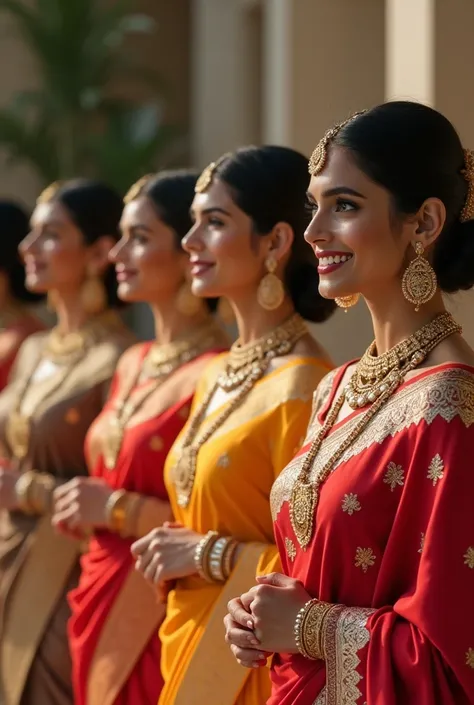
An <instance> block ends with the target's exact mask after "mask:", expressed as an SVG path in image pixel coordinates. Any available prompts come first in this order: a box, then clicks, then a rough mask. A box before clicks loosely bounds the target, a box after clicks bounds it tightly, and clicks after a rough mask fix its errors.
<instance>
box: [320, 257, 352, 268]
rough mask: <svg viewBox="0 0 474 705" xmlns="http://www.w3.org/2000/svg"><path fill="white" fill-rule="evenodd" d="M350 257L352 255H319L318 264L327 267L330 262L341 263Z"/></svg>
mask: <svg viewBox="0 0 474 705" xmlns="http://www.w3.org/2000/svg"><path fill="white" fill-rule="evenodd" d="M350 259H352V255H334V256H332V255H330V256H329V257H320V258H319V264H320V265H321V267H329V266H330V265H331V264H343V263H344V262H348V261H349V260H350Z"/></svg>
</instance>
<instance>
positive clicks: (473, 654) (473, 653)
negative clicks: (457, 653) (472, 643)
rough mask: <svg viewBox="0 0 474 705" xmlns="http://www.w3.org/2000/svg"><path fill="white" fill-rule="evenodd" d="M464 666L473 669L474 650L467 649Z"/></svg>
mask: <svg viewBox="0 0 474 705" xmlns="http://www.w3.org/2000/svg"><path fill="white" fill-rule="evenodd" d="M466 666H469V668H473V669H474V649H468V651H467V654H466Z"/></svg>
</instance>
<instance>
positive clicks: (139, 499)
mask: <svg viewBox="0 0 474 705" xmlns="http://www.w3.org/2000/svg"><path fill="white" fill-rule="evenodd" d="M144 501H145V497H143V495H141V494H138V492H127V501H126V504H125V522H124V525H123V527H122V530H121V532H120V533H121V535H122V536H123V537H124V538H125V537H127V536H138V534H137V527H138V515H139V513H140V509H141V507H142V505H143V502H144Z"/></svg>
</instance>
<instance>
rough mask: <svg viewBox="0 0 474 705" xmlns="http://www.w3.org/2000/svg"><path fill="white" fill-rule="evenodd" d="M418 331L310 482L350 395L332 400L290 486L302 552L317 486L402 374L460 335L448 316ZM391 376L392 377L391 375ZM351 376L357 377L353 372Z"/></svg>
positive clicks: (309, 530)
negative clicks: (383, 386) (407, 351)
mask: <svg viewBox="0 0 474 705" xmlns="http://www.w3.org/2000/svg"><path fill="white" fill-rule="evenodd" d="M440 321H441V323H440ZM431 325H433V330H435V331H436V335H434V334H432V332H431V331H429V330H426V329H427V328H428V327H429V326H431ZM421 330H424V331H425V334H424V336H423V339H422V336H420V331H417V333H415V334H414V335H413V336H410V338H411V339H413V341H417V344H416V345H415V343H414V342H408V341H409V340H410V339H407V340H406V341H405V343H406V345H407V346H409V347H410V349H413V354H412V356H411V357H410V358H409V359H407V360H406V361H405V363H404V364H403V366H402V367H399V360H398V357H397V358H396V360H395V359H394V363H393V364H394V365H396V367H394V369H393V370H387V373H386V377H387V387H386V389H385V390H384V391H383V392H381V393H380V394H379V396H378V397H377V398H376V400H375V401H374V402H373V404H372V406H370V407H369V409H367V411H366V412H365V413H364V414H363V415H362V416H361V418H360V420H359V422H358V423H357V424H356V425H355V426H354V428H353V430H352V431H351V433H350V434H349V435H348V436H347V438H346V439H345V440H344V441H343V442H342V443H341V444H340V445H339V446H338V448H337V450H336V451H335V452H334V453H333V455H332V456H331V457H330V458H329V459H328V460H327V462H326V463H325V464H324V465H322V466H321V468H319V470H317V471H316V475H315V477H314V479H313V480H311V479H310V474H311V468H312V467H313V464H314V461H315V460H316V457H317V455H318V453H319V451H320V449H321V446H322V443H323V441H324V439H325V438H326V436H327V434H328V433H329V432H330V430H331V429H332V427H333V426H334V424H335V423H336V421H337V418H338V416H339V412H340V411H341V409H342V407H343V405H344V401H345V400H346V398H347V396H346V395H347V394H348V393H349V394H350V393H351V391H349V392H348V391H347V388H346V389H344V390H343V391H342V392H341V394H340V395H339V397H338V398H337V399H336V401H335V403H334V405H333V407H332V408H331V409H330V411H329V413H328V415H327V417H326V420H325V422H324V424H323V425H322V427H321V429H320V430H319V432H318V433H317V435H316V438H315V439H314V441H313V442H312V444H311V446H310V448H309V450H308V453H307V454H306V456H305V458H304V460H303V464H302V467H301V470H300V472H299V475H298V477H297V479H296V481H295V484H294V485H293V489H292V491H291V497H290V520H291V525H292V527H293V531H294V532H295V536H296V538H297V540H298V543H299V545H300V546H301V548H302V549H303V550H305V549H306V547H307V546H308V544H309V543H310V541H311V538H312V536H313V531H314V517H315V512H316V507H317V504H318V500H319V492H320V488H321V485H322V484H323V483H324V482H325V481H326V479H327V478H328V476H329V475H330V473H331V471H332V468H333V467H334V465H335V463H337V461H338V460H339V459H340V458H342V456H343V455H344V453H345V452H346V450H347V449H348V448H349V447H350V446H351V445H352V444H353V443H354V441H355V440H356V439H357V438H358V437H359V436H360V434H361V433H362V431H364V429H365V428H366V427H367V425H368V424H369V423H370V421H371V420H372V419H373V418H374V416H375V415H376V414H377V413H378V411H379V410H380V409H381V408H382V406H383V405H384V404H385V403H386V402H387V401H388V400H389V399H390V397H391V396H392V394H393V393H394V392H395V390H396V389H397V388H398V386H399V385H400V384H401V382H402V381H403V379H404V377H405V376H406V374H407V373H408V372H410V371H411V370H413V369H415V368H416V367H418V365H420V364H421V363H422V362H423V360H425V359H426V357H427V356H428V354H429V353H430V352H431V351H432V350H433V349H434V348H435V347H436V346H437V345H439V343H441V342H442V341H443V340H444V339H445V338H448V337H449V336H451V335H453V334H454V333H460V332H462V329H461V327H460V326H459V325H458V324H456V322H455V321H454V319H453V318H452V317H451V316H449V318H448V317H446V316H444V315H443V314H442V315H441V316H437V317H436V318H435V319H434V321H432V323H431V324H428V326H424V327H423V328H422V329H421ZM371 348H372V346H371ZM392 372H394V373H395V374H393V375H392ZM355 374H357V369H356V372H355ZM350 390H352V387H350Z"/></svg>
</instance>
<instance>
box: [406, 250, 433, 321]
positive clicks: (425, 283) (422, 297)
mask: <svg viewBox="0 0 474 705" xmlns="http://www.w3.org/2000/svg"><path fill="white" fill-rule="evenodd" d="M413 247H414V249H415V253H416V257H415V259H414V260H412V261H411V262H410V264H409V265H408V267H407V268H406V269H405V272H404V273H403V278H402V292H403V296H404V297H405V299H406V300H407V301H409V302H410V303H411V304H413V305H414V306H415V311H419V310H420V306H422V305H423V304H426V303H427V302H428V301H430V300H431V299H432V298H433V296H434V295H435V294H436V290H437V288H438V281H437V279H436V273H435V271H434V269H433V267H432V266H431V264H430V263H429V262H428V260H427V259H426V257H424V256H423V254H424V252H425V248H424V247H423V245H422V244H421V242H416V243H415V244H414V245H413Z"/></svg>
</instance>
